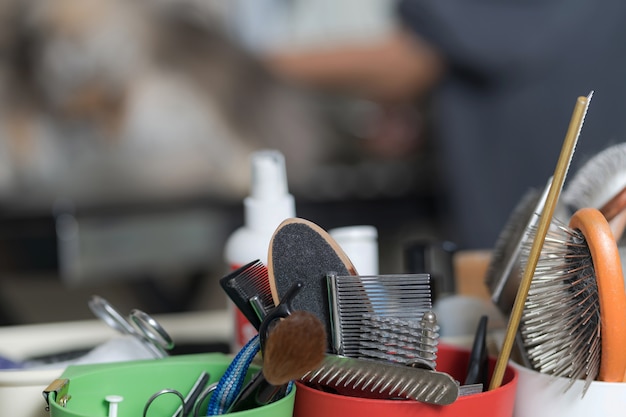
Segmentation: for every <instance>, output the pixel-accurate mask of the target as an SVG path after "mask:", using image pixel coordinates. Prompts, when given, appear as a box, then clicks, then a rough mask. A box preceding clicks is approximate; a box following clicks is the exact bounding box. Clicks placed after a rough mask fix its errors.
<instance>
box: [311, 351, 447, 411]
mask: <svg viewBox="0 0 626 417" xmlns="http://www.w3.org/2000/svg"><path fill="white" fill-rule="evenodd" d="M301 379H302V380H303V381H306V382H309V383H315V384H322V385H327V386H332V387H335V388H346V389H352V390H358V391H361V392H364V393H365V392H367V393H370V394H377V395H381V396H383V397H385V398H404V399H412V400H416V401H420V402H425V403H429V404H437V405H447V404H451V403H453V402H454V401H456V399H457V398H458V397H459V384H458V383H457V381H455V380H454V379H453V378H452V377H451V376H450V375H448V374H446V373H443V372H435V371H431V370H426V369H420V368H413V367H410V366H403V365H398V364H392V363H385V362H382V361H375V360H370V359H357V358H348V357H345V356H335V355H327V356H326V357H325V359H324V361H323V363H322V365H321V366H320V367H319V368H317V369H315V370H313V371H311V372H308V373H307V374H305V375H304V376H303V377H302V378H301Z"/></svg>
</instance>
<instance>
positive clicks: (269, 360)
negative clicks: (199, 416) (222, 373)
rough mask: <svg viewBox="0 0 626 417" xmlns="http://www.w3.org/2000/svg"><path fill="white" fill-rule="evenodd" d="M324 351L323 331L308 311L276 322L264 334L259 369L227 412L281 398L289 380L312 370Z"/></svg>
mask: <svg viewBox="0 0 626 417" xmlns="http://www.w3.org/2000/svg"><path fill="white" fill-rule="evenodd" d="M325 352H326V331H325V329H324V325H323V324H322V322H321V321H320V320H319V319H318V318H317V317H316V316H315V315H314V314H313V313H309V312H308V311H302V310H300V311H294V312H293V313H292V314H290V315H289V316H287V317H286V318H285V319H282V320H280V321H279V322H278V323H277V324H276V325H275V326H274V328H273V329H272V330H271V331H270V334H269V335H268V338H267V342H266V345H265V348H264V350H263V368H262V369H261V371H260V372H259V373H258V374H257V375H256V376H255V377H254V378H253V380H252V381H251V383H250V384H248V385H247V386H246V387H245V388H244V389H243V390H242V392H241V395H240V397H239V398H238V399H237V401H235V403H234V404H233V407H232V408H231V409H230V410H229V412H235V411H243V410H248V409H251V408H256V407H259V406H262V405H266V404H269V403H271V402H273V401H276V400H277V399H278V398H281V397H282V396H283V395H284V394H285V393H286V392H287V390H288V389H289V388H288V386H289V385H290V383H291V381H294V380H296V379H298V378H300V377H301V376H302V375H304V374H305V373H307V372H309V371H311V370H313V369H316V368H317V367H318V366H320V364H321V363H322V361H323V359H324V354H325Z"/></svg>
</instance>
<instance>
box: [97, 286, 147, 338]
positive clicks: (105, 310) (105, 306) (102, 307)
mask: <svg viewBox="0 0 626 417" xmlns="http://www.w3.org/2000/svg"><path fill="white" fill-rule="evenodd" d="M87 304H88V305H89V308H90V309H91V311H92V312H93V314H94V315H95V316H96V317H98V318H99V319H101V320H102V321H104V322H105V323H106V324H108V325H109V326H110V327H112V328H113V329H115V330H117V331H119V332H120V333H122V334H130V335H132V334H136V333H137V331H136V330H135V328H134V327H133V326H132V325H131V324H130V323H129V322H128V320H126V318H125V317H124V316H122V314H120V312H119V311H117V310H116V309H115V307H113V306H112V305H111V304H110V303H109V302H108V301H107V300H105V299H104V298H102V297H100V296H99V295H93V296H92V297H91V298H90V299H89V301H88V303H87Z"/></svg>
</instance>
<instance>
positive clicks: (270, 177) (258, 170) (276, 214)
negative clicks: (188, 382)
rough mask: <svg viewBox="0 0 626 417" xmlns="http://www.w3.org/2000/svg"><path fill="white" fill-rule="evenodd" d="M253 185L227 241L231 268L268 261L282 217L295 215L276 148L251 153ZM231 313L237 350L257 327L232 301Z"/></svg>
mask: <svg viewBox="0 0 626 417" xmlns="http://www.w3.org/2000/svg"><path fill="white" fill-rule="evenodd" d="M251 163H252V187H251V190H250V195H249V196H248V197H246V198H245V199H244V201H243V205H244V225H243V226H242V227H240V228H239V229H237V230H235V232H233V234H232V235H231V236H230V237H229V238H228V240H227V241H226V246H225V250H224V257H225V260H226V263H227V265H228V267H229V268H230V269H231V270H234V269H237V268H239V267H241V266H242V265H245V264H247V263H248V262H251V261H254V260H256V259H259V260H260V261H261V262H263V263H264V264H267V255H268V250H269V243H270V240H271V238H272V235H273V234H274V232H275V231H276V228H277V227H278V226H279V225H280V224H281V223H282V222H283V220H285V219H287V218H291V217H295V215H296V206H295V200H294V198H293V196H292V195H291V194H289V191H288V187H287V174H286V169H285V158H284V156H283V154H282V153H280V152H279V151H276V150H271V149H267V150H261V151H257V152H254V153H253V154H252V155H251ZM230 307H231V309H232V311H233V314H234V323H235V329H234V330H235V331H234V340H233V346H232V348H233V350H234V351H238V350H239V349H240V348H241V347H242V346H243V345H244V344H245V343H246V342H248V340H250V338H251V337H253V336H254V335H255V334H256V329H255V328H254V327H253V326H252V325H251V324H250V322H248V320H247V319H246V318H245V316H244V315H243V314H241V312H239V310H238V309H236V308H234V306H233V305H232V303H231V304H230Z"/></svg>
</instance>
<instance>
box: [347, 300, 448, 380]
mask: <svg viewBox="0 0 626 417" xmlns="http://www.w3.org/2000/svg"><path fill="white" fill-rule="evenodd" d="M438 332H439V326H438V325H437V322H436V317H435V314H434V313H432V312H430V311H429V312H427V313H424V315H423V316H422V319H421V320H420V322H419V323H416V322H411V321H406V320H400V319H396V318H393V317H380V316H376V315H371V314H365V315H364V316H363V325H362V327H361V340H360V344H359V351H358V357H365V358H373V359H384V360H388V361H391V362H396V363H400V364H403V365H406V364H417V365H419V366H423V367H428V368H430V369H435V367H436V365H437V362H436V359H437V346H438V343H439V333H438ZM351 353H352V352H348V353H347V354H346V356H351Z"/></svg>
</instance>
